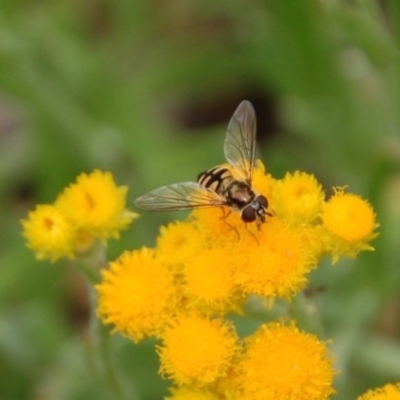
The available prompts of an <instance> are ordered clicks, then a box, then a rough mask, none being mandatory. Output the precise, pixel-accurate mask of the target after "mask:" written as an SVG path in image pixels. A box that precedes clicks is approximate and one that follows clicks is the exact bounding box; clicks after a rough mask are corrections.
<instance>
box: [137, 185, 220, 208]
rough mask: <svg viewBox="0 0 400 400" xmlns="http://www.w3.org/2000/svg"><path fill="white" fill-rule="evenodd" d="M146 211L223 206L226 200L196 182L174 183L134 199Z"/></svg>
mask: <svg viewBox="0 0 400 400" xmlns="http://www.w3.org/2000/svg"><path fill="white" fill-rule="evenodd" d="M134 204H135V206H136V207H138V208H140V209H142V210H146V211H176V210H188V209H192V208H198V207H222V206H224V205H226V200H225V199H224V198H222V197H221V196H219V195H218V194H217V193H215V192H214V191H212V190H210V189H207V188H205V187H203V186H200V185H199V184H198V183H195V182H182V183H174V184H172V185H167V186H162V187H159V188H157V189H155V190H153V191H151V192H149V193H147V194H145V195H143V196H141V197H139V198H138V199H136V200H135V201H134Z"/></svg>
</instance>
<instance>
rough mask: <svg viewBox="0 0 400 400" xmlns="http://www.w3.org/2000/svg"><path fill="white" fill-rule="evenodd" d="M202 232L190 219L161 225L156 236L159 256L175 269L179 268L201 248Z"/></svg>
mask: <svg viewBox="0 0 400 400" xmlns="http://www.w3.org/2000/svg"><path fill="white" fill-rule="evenodd" d="M203 236H204V235H203V234H202V232H201V231H200V230H198V229H197V227H196V225H195V224H194V223H193V221H192V220H190V219H189V220H186V221H176V222H173V223H170V224H168V225H167V226H162V227H161V229H160V234H159V236H158V238H157V253H158V254H159V257H160V258H161V259H163V260H164V261H165V262H166V263H168V264H170V266H171V267H172V268H173V269H175V270H178V271H179V270H180V269H181V268H182V266H183V265H184V263H185V262H186V261H188V260H190V259H191V258H192V257H193V255H195V254H197V253H198V252H199V251H201V249H202V248H203V243H202V239H203Z"/></svg>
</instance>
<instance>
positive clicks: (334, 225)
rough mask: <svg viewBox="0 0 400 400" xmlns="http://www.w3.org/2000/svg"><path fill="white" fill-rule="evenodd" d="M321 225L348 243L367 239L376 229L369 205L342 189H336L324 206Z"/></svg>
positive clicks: (373, 214) (373, 215) (372, 212)
mask: <svg viewBox="0 0 400 400" xmlns="http://www.w3.org/2000/svg"><path fill="white" fill-rule="evenodd" d="M322 223H323V225H324V226H325V228H326V229H327V230H328V231H329V232H331V233H332V234H334V235H336V236H338V237H339V238H341V239H344V240H346V241H349V242H355V241H360V240H364V239H366V238H368V237H369V236H370V235H371V234H372V232H373V230H374V229H375V227H376V221H375V213H374V210H373V209H372V207H371V205H370V204H369V203H368V202H367V201H365V200H363V199H362V198H361V197H360V196H357V195H355V194H352V193H345V192H344V190H343V189H337V190H336V193H335V195H334V196H332V197H331V198H330V199H329V201H328V202H327V203H326V204H325V206H324V209H323V212H322Z"/></svg>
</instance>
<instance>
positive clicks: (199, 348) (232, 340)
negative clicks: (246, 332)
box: [157, 314, 238, 386]
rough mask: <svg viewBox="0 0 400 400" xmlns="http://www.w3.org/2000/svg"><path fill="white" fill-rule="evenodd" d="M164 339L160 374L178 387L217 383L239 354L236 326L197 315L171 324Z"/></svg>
mask: <svg viewBox="0 0 400 400" xmlns="http://www.w3.org/2000/svg"><path fill="white" fill-rule="evenodd" d="M161 339H162V345H161V346H159V347H158V349H157V351H158V354H159V356H160V361H161V367H160V372H161V374H162V375H163V376H166V377H168V378H170V379H172V380H173V381H174V382H175V383H176V384H178V385H185V384H186V385H188V384H189V385H192V384H195V385H198V386H202V385H204V384H206V383H211V382H214V381H215V380H216V379H217V378H218V377H220V376H223V375H224V374H226V371H227V370H228V368H229V367H230V366H231V362H232V358H233V356H234V355H235V353H236V352H237V350H238V343H237V341H238V337H237V335H236V333H235V331H234V329H233V326H232V324H230V323H228V322H227V321H224V320H222V319H213V320H211V319H207V318H205V317H201V316H199V315H196V314H193V315H190V316H186V315H181V316H179V317H178V318H177V320H176V321H175V322H172V321H171V323H170V326H169V327H167V328H166V329H165V331H164V332H163V333H162V335H161Z"/></svg>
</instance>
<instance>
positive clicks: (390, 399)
mask: <svg viewBox="0 0 400 400" xmlns="http://www.w3.org/2000/svg"><path fill="white" fill-rule="evenodd" d="M357 400H400V382H399V383H395V384H387V385H385V386H383V387H381V388H378V389H374V390H369V391H368V392H366V393H364V394H363V395H362V396H359V397H358V398H357Z"/></svg>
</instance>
